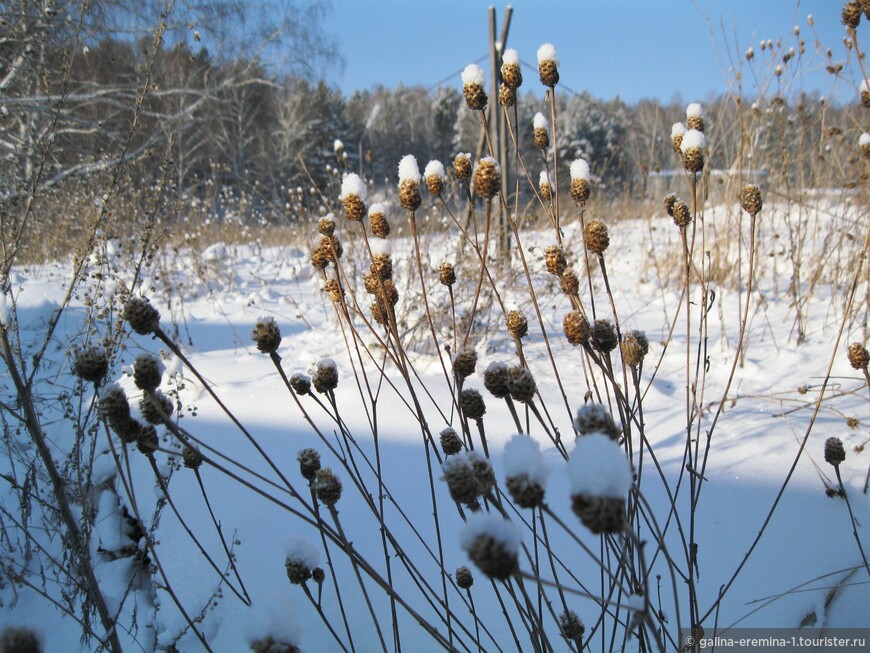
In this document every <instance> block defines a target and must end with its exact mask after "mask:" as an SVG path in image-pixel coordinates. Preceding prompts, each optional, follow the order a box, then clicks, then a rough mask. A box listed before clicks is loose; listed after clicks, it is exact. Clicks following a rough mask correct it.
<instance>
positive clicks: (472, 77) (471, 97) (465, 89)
mask: <svg viewBox="0 0 870 653" xmlns="http://www.w3.org/2000/svg"><path fill="white" fill-rule="evenodd" d="M485 85H486V75H484V73H483V68H481V67H480V66H478V65H477V64H476V63H470V64H468V65H467V66H466V67H465V69H464V70H463V71H462V94H463V95H464V96H465V103H466V104H467V105H468V108H469V109H471V110H472V111H483V110H484V109H485V108H486V91H485V90H484V86H485Z"/></svg>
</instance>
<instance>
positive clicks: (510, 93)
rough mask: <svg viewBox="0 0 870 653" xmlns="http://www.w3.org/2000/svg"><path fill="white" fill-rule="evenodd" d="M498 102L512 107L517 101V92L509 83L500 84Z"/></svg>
mask: <svg viewBox="0 0 870 653" xmlns="http://www.w3.org/2000/svg"><path fill="white" fill-rule="evenodd" d="M498 103H499V105H501V106H503V107H512V106H514V105H515V104H516V103H517V92H516V90H515V89H512V88H511V87H510V86H508V85H507V84H499V86H498Z"/></svg>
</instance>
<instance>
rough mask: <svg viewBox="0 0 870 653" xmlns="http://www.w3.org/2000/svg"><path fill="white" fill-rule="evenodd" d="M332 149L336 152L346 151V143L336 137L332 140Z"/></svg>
mask: <svg viewBox="0 0 870 653" xmlns="http://www.w3.org/2000/svg"><path fill="white" fill-rule="evenodd" d="M332 150H333V152H335V153H336V154H341V153H342V152H344V143H342V142H341V141H340V140H339V139H337V138H336V139H335V140H334V141H333V142H332Z"/></svg>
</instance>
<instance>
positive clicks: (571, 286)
mask: <svg viewBox="0 0 870 653" xmlns="http://www.w3.org/2000/svg"><path fill="white" fill-rule="evenodd" d="M559 287H560V288H561V289H562V292H563V293H565V294H566V295H573V296H576V295H579V294H580V279H579V278H578V277H577V273H576V272H574V270H573V269H572V268H565V271H564V272H563V273H562V276H561V277H560V278H559Z"/></svg>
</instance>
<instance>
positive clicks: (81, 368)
mask: <svg viewBox="0 0 870 653" xmlns="http://www.w3.org/2000/svg"><path fill="white" fill-rule="evenodd" d="M72 371H73V374H75V375H76V376H77V377H79V378H80V379H82V380H84V381H90V382H91V383H99V382H100V381H102V380H103V379H104V378H105V376H106V374H108V373H109V356H108V354H107V353H106V350H105V349H104V348H103V347H87V348H85V349H82V350H80V351H78V352H77V353H76V357H75V361H74V362H73V367H72Z"/></svg>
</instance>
